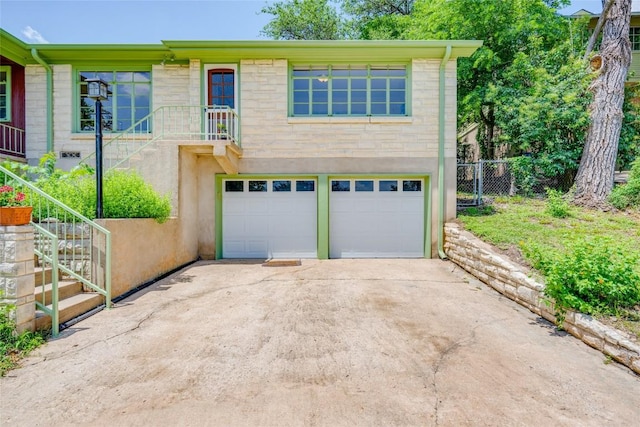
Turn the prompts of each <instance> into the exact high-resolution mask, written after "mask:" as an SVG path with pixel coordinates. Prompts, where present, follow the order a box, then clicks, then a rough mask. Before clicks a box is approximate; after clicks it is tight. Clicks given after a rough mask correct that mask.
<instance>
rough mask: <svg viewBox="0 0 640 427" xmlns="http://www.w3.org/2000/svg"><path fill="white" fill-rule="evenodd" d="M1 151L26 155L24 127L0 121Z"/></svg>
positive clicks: (14, 154)
mask: <svg viewBox="0 0 640 427" xmlns="http://www.w3.org/2000/svg"><path fill="white" fill-rule="evenodd" d="M0 153H1V154H8V155H11V156H16V157H24V155H25V139H24V129H19V128H17V127H13V126H9V125H5V124H2V123H0Z"/></svg>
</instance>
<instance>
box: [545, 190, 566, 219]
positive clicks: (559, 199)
mask: <svg viewBox="0 0 640 427" xmlns="http://www.w3.org/2000/svg"><path fill="white" fill-rule="evenodd" d="M546 192H547V209H546V211H547V213H548V214H549V215H551V216H552V217H554V218H566V217H568V216H569V215H570V213H571V212H570V209H569V203H568V202H567V201H566V200H565V199H564V197H563V194H562V192H560V191H558V190H554V189H552V188H547V189H546Z"/></svg>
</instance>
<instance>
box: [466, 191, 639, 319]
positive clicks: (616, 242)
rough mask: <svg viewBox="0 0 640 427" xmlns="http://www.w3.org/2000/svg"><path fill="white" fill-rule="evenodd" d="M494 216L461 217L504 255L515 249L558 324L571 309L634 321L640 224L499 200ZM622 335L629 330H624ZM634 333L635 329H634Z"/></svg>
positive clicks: (623, 217)
mask: <svg viewBox="0 0 640 427" xmlns="http://www.w3.org/2000/svg"><path fill="white" fill-rule="evenodd" d="M495 203H496V204H498V206H497V209H496V212H495V213H494V214H493V215H489V216H483V217H474V216H467V215H464V214H463V213H461V214H460V215H459V220H460V221H461V222H462V223H463V224H464V226H465V228H466V229H468V230H469V231H471V232H472V233H474V234H475V235H477V236H479V237H481V238H482V239H483V240H486V241H488V242H489V243H492V244H494V245H496V246H498V247H500V248H503V249H512V248H513V247H518V248H520V249H521V251H522V254H523V256H524V259H525V260H526V261H528V262H529V263H530V264H531V266H532V267H533V268H535V269H536V270H538V271H539V272H540V273H541V274H542V275H544V277H545V278H546V283H547V289H548V290H547V296H548V297H549V298H554V299H555V300H556V304H557V305H556V309H557V312H558V315H559V319H560V320H561V319H562V315H563V312H564V310H566V309H568V308H571V309H574V310H578V311H582V312H585V313H592V314H611V313H613V314H615V315H616V316H617V317H618V319H622V318H625V319H636V320H637V313H636V314H635V317H634V316H633V314H634V312H633V308H632V307H633V306H634V304H635V305H638V304H640V300H639V299H638V298H640V263H639V262H638V261H639V260H640V222H638V221H637V219H635V218H634V217H633V216H629V215H628V214H625V213H623V212H611V211H610V212H601V211H593V210H589V209H584V208H579V207H572V208H571V215H570V216H568V217H566V218H557V217H554V216H552V215H551V214H550V213H549V212H548V205H549V202H548V201H545V200H539V199H525V200H524V201H523V200H522V199H518V200H512V199H508V198H501V199H500V201H499V202H498V201H496V202H495ZM625 328H626V329H629V328H628V327H626V326H625ZM636 330H638V329H637V327H636Z"/></svg>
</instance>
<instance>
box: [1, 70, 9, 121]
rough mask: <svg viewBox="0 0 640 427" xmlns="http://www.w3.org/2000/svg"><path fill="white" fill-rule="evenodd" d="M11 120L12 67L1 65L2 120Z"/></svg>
mask: <svg viewBox="0 0 640 427" xmlns="http://www.w3.org/2000/svg"><path fill="white" fill-rule="evenodd" d="M8 121H11V67H9V66H6V65H3V66H0V122H8Z"/></svg>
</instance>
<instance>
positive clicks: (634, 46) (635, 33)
mask: <svg viewBox="0 0 640 427" xmlns="http://www.w3.org/2000/svg"><path fill="white" fill-rule="evenodd" d="M629 41H630V42H631V50H633V51H639V50H640V27H631V28H629Z"/></svg>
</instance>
